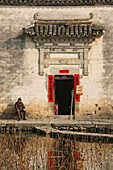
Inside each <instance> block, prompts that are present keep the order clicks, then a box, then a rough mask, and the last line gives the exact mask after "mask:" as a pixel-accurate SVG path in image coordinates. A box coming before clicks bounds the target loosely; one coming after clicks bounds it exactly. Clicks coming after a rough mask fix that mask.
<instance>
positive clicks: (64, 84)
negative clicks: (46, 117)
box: [55, 75, 75, 115]
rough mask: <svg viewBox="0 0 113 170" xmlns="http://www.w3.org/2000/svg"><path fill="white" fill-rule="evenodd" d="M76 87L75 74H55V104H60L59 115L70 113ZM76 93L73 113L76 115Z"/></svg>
mask: <svg viewBox="0 0 113 170" xmlns="http://www.w3.org/2000/svg"><path fill="white" fill-rule="evenodd" d="M73 89H74V77H73V76H69V75H68V76H66V75H65V76H63V75H61V76H55V105H58V115H70V113H71V101H72V90H73ZM74 106H75V105H74V95H73V106H72V114H73V115H74V109H75V108H74Z"/></svg>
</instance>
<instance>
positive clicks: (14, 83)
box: [0, 6, 113, 115]
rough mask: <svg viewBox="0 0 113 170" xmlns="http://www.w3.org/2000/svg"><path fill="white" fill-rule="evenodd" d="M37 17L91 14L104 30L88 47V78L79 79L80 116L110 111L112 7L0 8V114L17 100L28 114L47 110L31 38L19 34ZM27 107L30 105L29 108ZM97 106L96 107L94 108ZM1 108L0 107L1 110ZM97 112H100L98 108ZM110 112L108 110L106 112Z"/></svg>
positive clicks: (83, 16)
mask: <svg viewBox="0 0 113 170" xmlns="http://www.w3.org/2000/svg"><path fill="white" fill-rule="evenodd" d="M37 12H38V13H39V18H46V19H49V18H54V19H55V18H59V19H63V18H88V16H89V13H90V12H93V13H94V23H95V24H99V25H102V26H104V27H105V34H104V36H103V37H101V38H100V39H97V40H96V41H95V42H93V44H92V49H91V50H90V52H89V56H88V57H89V76H86V77H83V79H81V84H83V86H84V94H83V96H82V97H81V103H80V113H81V114H82V113H87V112H92V113H94V114H95V109H97V110H98V107H103V106H104V107H105V106H106V108H107V107H108V105H109V108H110V109H111V108H112V103H113V90H112V88H113V79H112V75H113V64H112V63H113V17H111V16H113V7H110V6H106V7H105V6H104V7H100V6H97V7H96V6H95V7H86V6H84V7H16V6H13V7H11V6H1V7H0V23H1V24H0V30H1V34H0V103H1V112H3V111H4V108H7V105H8V104H10V105H11V103H13V102H15V101H16V100H17V98H18V97H21V98H22V99H23V101H24V103H25V104H26V105H28V106H27V109H28V112H32V113H34V114H36V113H37V114H39V112H40V113H42V114H43V115H44V114H45V112H46V111H47V105H48V104H47V90H46V77H45V76H43V77H41V76H39V74H38V72H39V70H38V56H39V55H38V50H37V49H36V47H35V44H34V43H33V42H32V39H31V38H29V37H26V36H25V35H23V31H22V28H27V27H29V26H31V25H32V24H33V23H34V19H33V15H34V14H35V13H37ZM29 104H30V105H31V106H30V107H29ZM95 104H98V107H95ZM2 106H3V107H2ZM100 110H101V109H100ZM110 111H112V110H110Z"/></svg>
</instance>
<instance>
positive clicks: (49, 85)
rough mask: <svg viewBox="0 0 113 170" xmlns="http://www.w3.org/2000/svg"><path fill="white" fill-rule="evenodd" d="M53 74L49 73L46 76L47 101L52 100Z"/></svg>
mask: <svg viewBox="0 0 113 170" xmlns="http://www.w3.org/2000/svg"><path fill="white" fill-rule="evenodd" d="M53 83H54V76H53V75H49V76H48V102H53V101H54V87H53Z"/></svg>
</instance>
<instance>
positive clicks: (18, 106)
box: [15, 101, 25, 110]
mask: <svg viewBox="0 0 113 170" xmlns="http://www.w3.org/2000/svg"><path fill="white" fill-rule="evenodd" d="M15 109H16V110H23V109H25V106H24V104H23V103H22V102H20V103H19V102H18V101H17V102H16V103H15Z"/></svg>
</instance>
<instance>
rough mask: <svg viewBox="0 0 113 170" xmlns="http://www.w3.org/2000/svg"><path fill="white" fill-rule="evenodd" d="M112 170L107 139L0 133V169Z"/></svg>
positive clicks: (112, 148) (111, 152)
mask: <svg viewBox="0 0 113 170" xmlns="http://www.w3.org/2000/svg"><path fill="white" fill-rule="evenodd" d="M46 169H47V170H54V169H55V170H79V169H80V170H101V169H102V170H113V143H112V142H111V143H108V139H107V138H106V139H102V138H100V139H96V138H95V140H94V139H93V138H90V139H89V138H88V137H85V138H81V139H80V140H79V138H76V137H71V138H70V136H68V135H67V136H65V138H64V137H63V136H58V137H57V138H53V137H50V136H41V135H40V134H37V133H33V132H26V133H25V132H18V133H12V134H10V133H4V134H0V170H46Z"/></svg>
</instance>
